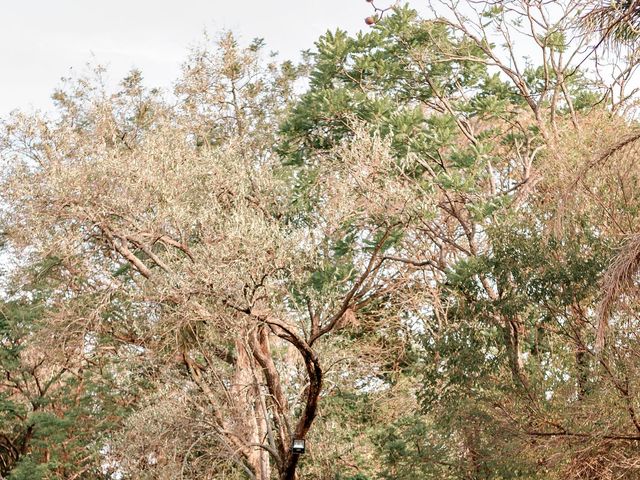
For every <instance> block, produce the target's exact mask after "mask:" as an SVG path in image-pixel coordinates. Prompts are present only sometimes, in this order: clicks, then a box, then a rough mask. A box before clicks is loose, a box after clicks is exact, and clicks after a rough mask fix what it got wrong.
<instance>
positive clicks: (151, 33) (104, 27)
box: [0, 0, 371, 117]
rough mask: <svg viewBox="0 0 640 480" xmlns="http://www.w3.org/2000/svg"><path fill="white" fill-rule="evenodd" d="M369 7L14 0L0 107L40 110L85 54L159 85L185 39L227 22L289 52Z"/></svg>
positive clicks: (286, 1)
mask: <svg viewBox="0 0 640 480" xmlns="http://www.w3.org/2000/svg"><path fill="white" fill-rule="evenodd" d="M370 13H371V8H370V5H368V4H367V2H366V0H271V1H259V0H231V1H226V0H225V1H222V0H181V1H176V0H109V1H105V0H100V1H98V0H20V1H7V2H3V5H2V10H1V11H0V61H1V62H2V69H1V70H0V117H4V116H6V115H7V114H8V113H9V112H10V111H12V110H14V109H21V110H32V109H42V110H45V111H46V110H48V109H50V108H51V107H52V102H51V100H50V96H51V93H52V92H53V90H54V89H55V87H56V86H58V85H59V84H60V78H61V77H67V76H74V75H79V74H81V73H82V72H85V71H86V65H87V63H91V64H94V65H96V64H100V65H106V66H107V67H108V71H109V74H108V75H109V77H108V78H109V79H111V80H112V81H117V80H119V79H120V78H122V77H123V76H124V75H125V74H126V73H127V72H128V71H129V70H131V69H132V68H134V67H135V68H139V69H140V70H142V73H143V76H144V77H145V83H146V84H147V85H148V86H151V87H164V88H169V87H170V86H171V83H172V81H173V80H174V79H175V78H176V77H177V75H178V72H179V67H180V64H181V62H182V61H183V60H184V59H185V58H186V54H187V51H188V48H189V46H190V45H194V44H196V43H198V41H200V40H202V38H203V32H204V31H205V30H206V31H207V32H208V33H209V34H210V35H211V36H215V33H216V32H219V31H222V30H231V31H233V32H234V33H236V34H237V35H238V36H239V38H240V40H241V41H245V42H247V43H248V42H249V41H250V40H251V39H253V38H255V37H262V38H264V39H265V41H266V43H267V46H268V47H269V49H270V50H274V51H278V52H279V53H280V55H281V57H282V58H283V59H284V58H288V59H295V58H297V57H298V55H299V52H300V51H301V50H304V49H309V48H312V47H313V42H314V41H315V40H316V39H317V38H318V37H319V36H320V35H321V34H322V33H324V32H325V31H326V30H327V29H331V30H334V29H336V28H342V29H345V30H347V31H349V32H356V31H357V30H359V29H361V28H366V26H365V25H364V18H365V17H366V16H368V15H369V14H370Z"/></svg>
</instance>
